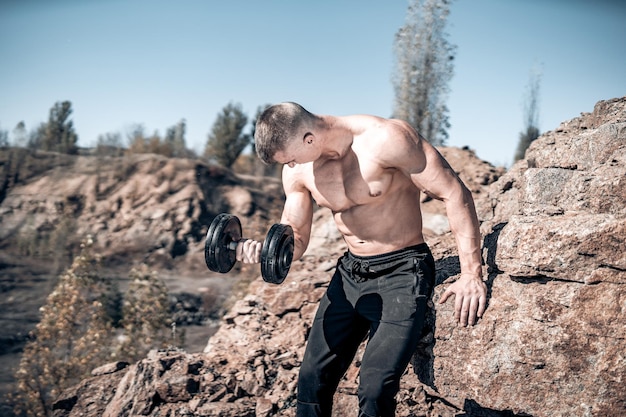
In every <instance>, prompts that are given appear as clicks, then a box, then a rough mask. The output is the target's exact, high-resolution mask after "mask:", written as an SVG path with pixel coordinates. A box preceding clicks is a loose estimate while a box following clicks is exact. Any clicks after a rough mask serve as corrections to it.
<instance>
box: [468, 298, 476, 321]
mask: <svg viewBox="0 0 626 417" xmlns="http://www.w3.org/2000/svg"><path fill="white" fill-rule="evenodd" d="M478 303H479V301H478V299H476V298H474V297H472V300H471V301H470V305H469V316H468V318H467V323H468V324H469V325H470V326H473V325H474V324H475V323H476V312H477V310H478Z"/></svg>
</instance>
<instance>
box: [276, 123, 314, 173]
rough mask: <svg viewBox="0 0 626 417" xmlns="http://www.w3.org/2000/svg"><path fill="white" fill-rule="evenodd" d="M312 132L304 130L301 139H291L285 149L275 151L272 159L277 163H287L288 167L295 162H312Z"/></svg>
mask: <svg viewBox="0 0 626 417" xmlns="http://www.w3.org/2000/svg"><path fill="white" fill-rule="evenodd" d="M312 144H313V134H312V133H311V132H306V133H305V134H304V135H303V136H302V140H292V141H289V142H288V143H287V145H286V146H285V149H283V150H281V151H277V152H276V153H275V154H274V161H276V162H277V163H279V164H284V165H288V166H289V167H290V168H293V167H295V166H296V164H305V163H307V162H312V161H314V160H315V157H314V155H313V153H312V150H313V146H312Z"/></svg>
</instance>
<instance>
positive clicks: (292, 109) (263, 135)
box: [254, 102, 319, 164]
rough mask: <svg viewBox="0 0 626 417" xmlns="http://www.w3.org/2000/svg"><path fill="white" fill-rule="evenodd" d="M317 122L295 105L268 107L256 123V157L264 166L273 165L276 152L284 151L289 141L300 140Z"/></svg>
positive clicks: (285, 104)
mask: <svg viewBox="0 0 626 417" xmlns="http://www.w3.org/2000/svg"><path fill="white" fill-rule="evenodd" d="M318 120H319V118H318V116H316V115H314V114H313V113H310V112H309V111H308V110H306V109H305V108H304V107H302V106H301V105H299V104H297V103H291V102H286V103H280V104H275V105H273V106H271V107H268V108H267V109H266V110H265V111H264V112H263V113H262V114H261V115H260V116H259V118H258V120H257V122H256V128H255V133H254V142H255V147H256V152H257V155H258V156H259V158H261V160H262V161H263V162H265V163H266V164H271V163H274V162H275V161H274V155H275V154H276V152H278V151H283V150H285V147H286V146H287V144H288V143H289V141H291V140H301V139H302V138H303V137H304V135H305V134H306V131H307V129H311V128H313V127H314V125H315V123H316V122H317V121H318Z"/></svg>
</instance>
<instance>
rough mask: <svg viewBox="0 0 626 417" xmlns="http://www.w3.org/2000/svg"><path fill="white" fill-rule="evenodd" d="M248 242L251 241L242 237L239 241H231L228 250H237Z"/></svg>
mask: <svg viewBox="0 0 626 417" xmlns="http://www.w3.org/2000/svg"><path fill="white" fill-rule="evenodd" d="M246 240H249V239H248V238H247V237H242V238H241V239H239V240H233V241H230V242H229V243H228V250H237V245H238V244H239V243H241V242H245V241H246Z"/></svg>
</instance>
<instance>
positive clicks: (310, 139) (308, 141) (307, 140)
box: [302, 132, 315, 145]
mask: <svg viewBox="0 0 626 417" xmlns="http://www.w3.org/2000/svg"><path fill="white" fill-rule="evenodd" d="M314 140H315V135H314V134H313V133H311V132H307V133H306V134H305V135H304V138H303V139H302V141H303V142H304V143H305V144H308V145H312V144H313V141H314Z"/></svg>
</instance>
